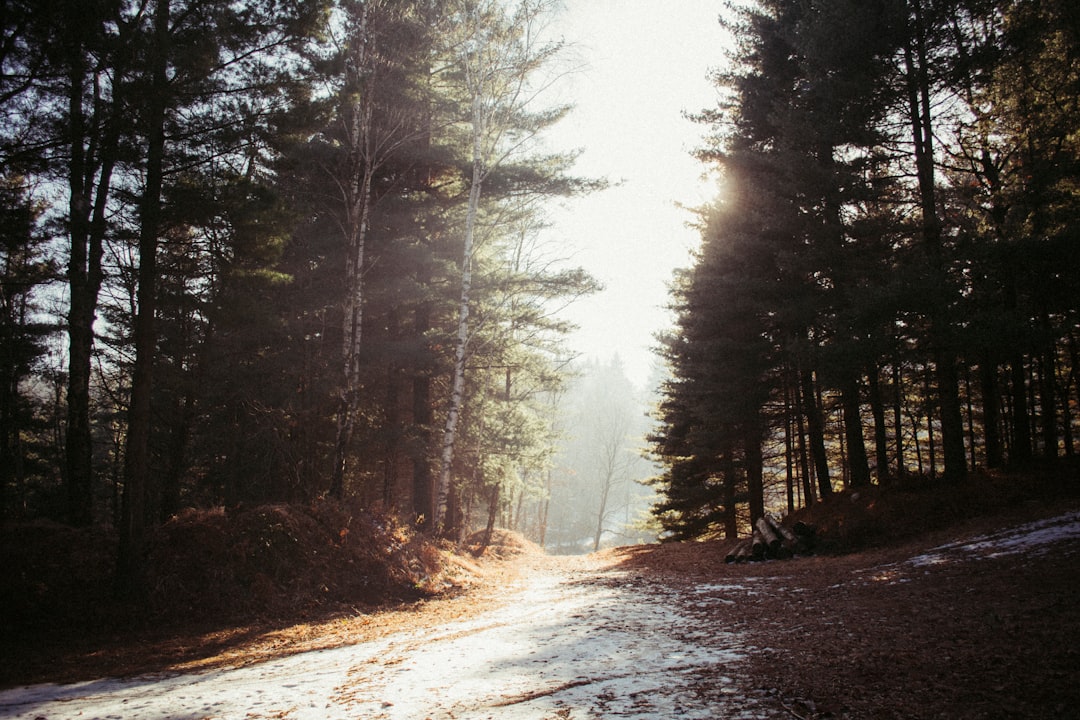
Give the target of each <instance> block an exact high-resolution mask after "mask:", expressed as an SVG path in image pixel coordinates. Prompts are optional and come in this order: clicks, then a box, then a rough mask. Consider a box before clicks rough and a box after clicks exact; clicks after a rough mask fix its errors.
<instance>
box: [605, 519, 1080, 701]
mask: <svg viewBox="0 0 1080 720" xmlns="http://www.w3.org/2000/svg"><path fill="white" fill-rule="evenodd" d="M1076 508H1077V503H1076V502H1075V501H1059V502H1055V503H1051V504H1043V503H1040V504H1038V505H1032V506H1028V507H1025V508H1024V509H1022V510H1018V511H1013V512H1008V513H998V514H995V515H993V516H988V517H981V518H976V519H972V520H968V521H966V522H964V523H962V524H960V525H958V526H954V527H951V528H949V529H947V530H939V531H936V532H930V533H926V534H923V535H921V536H920V537H919V538H917V539H914V540H911V541H909V542H906V543H904V544H901V545H898V546H893V547H888V548H879V549H870V550H864V551H861V552H854V553H849V554H845V555H841V556H817V557H803V558H795V559H792V560H780V561H769V562H764V563H757V564H747V565H729V564H725V562H724V558H725V556H726V554H727V552H728V550H729V548H730V547H731V544H730V543H724V542H706V543H684V544H677V545H676V544H672V545H662V546H659V547H654V548H627V549H619V550H616V551H613V552H611V553H609V554H608V555H609V558H610V560H611V562H612V563H613V564H614V566H615V567H618V568H620V569H622V570H624V571H627V572H628V575H629V581H630V582H633V581H635V580H638V581H640V578H642V577H644V578H648V579H649V580H650V581H652V582H664V583H668V584H674V585H679V586H684V587H686V589H687V591H688V592H687V593H686V594H687V595H692V596H693V597H694V600H695V603H696V604H698V605H701V604H702V603H703V601H705V600H706V599H708V600H710V601H711V602H710V603H706V605H707V606H709V607H711V608H713V609H712V610H710V611H708V613H707V614H708V617H703V618H702V622H707V623H712V624H715V625H716V627H717V628H718V629H721V630H728V631H737V632H742V633H746V634H747V636H748V644H749V645H750V646H751V647H753V648H754V649H753V650H752V651H751V652H750V653H749V664H750V680H749V683H751V685H752V687H753V689H755V690H757V691H760V692H763V693H765V694H766V695H771V696H773V697H775V699H776V701H777V702H778V703H780V704H781V706H782V707H784V708H786V709H787V711H788V712H789V713H790V714H791V716H792V717H796V718H804V719H809V718H875V719H878V718H880V719H885V718H895V719H900V718H905V719H909V718H950V719H955V718H988V719H989V718H1040V719H1043V718H1065V717H1080V602H1078V601H1077V597H1078V595H1077V591H1078V590H1080V541H1078V540H1075V539H1074V540H1070V541H1067V542H1063V543H1059V544H1057V545H1055V546H1053V547H1050V548H1042V549H1041V550H1040V551H1039V552H1030V553H1018V554H1013V555H1005V556H1001V557H957V558H955V559H953V560H952V561H951V562H946V563H941V564H935V565H928V566H921V565H916V564H912V563H910V562H908V561H909V560H910V559H911V558H913V557H916V556H918V555H920V554H921V553H923V552H925V551H926V550H927V549H929V548H933V547H937V546H939V545H941V544H944V543H947V542H950V541H952V540H956V539H963V538H967V537H972V536H976V535H979V534H982V533H987V532H993V531H996V530H1000V529H1002V528H1007V527H1011V526H1014V525H1016V524H1019V523H1021V522H1026V521H1028V520H1032V519H1036V518H1041V517H1049V516H1052V515H1055V514H1058V513H1062V512H1066V511H1070V510H1075V509H1076ZM703 590H704V591H705V592H703ZM717 607H719V608H722V610H720V611H717V610H716V609H715V608H717Z"/></svg>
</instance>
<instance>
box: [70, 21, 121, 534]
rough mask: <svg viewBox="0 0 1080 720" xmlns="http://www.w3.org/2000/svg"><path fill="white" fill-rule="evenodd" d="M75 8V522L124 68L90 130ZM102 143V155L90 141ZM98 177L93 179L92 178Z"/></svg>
mask: <svg viewBox="0 0 1080 720" xmlns="http://www.w3.org/2000/svg"><path fill="white" fill-rule="evenodd" d="M68 7H69V8H70V9H71V11H72V12H73V14H74V15H73V16H72V17H70V18H68V19H67V22H68V30H69V31H70V32H71V33H72V37H71V38H69V40H68V42H69V47H68V49H69V51H70V53H71V54H70V56H69V62H70V67H69V72H68V84H69V86H68V114H69V124H70V125H69V128H68V134H69V138H68V140H69V151H70V158H69V161H68V190H69V193H70V195H69V200H68V233H69V234H70V240H71V242H70V253H69V257H68V287H69V304H68V385H67V432H66V436H65V440H64V452H65V477H64V480H65V484H66V487H67V515H68V521H69V522H70V523H71V524H73V525H87V524H89V523H90V522H92V520H93V488H94V469H93V438H92V435H91V433H92V428H91V424H90V378H91V374H92V357H93V347H94V319H95V316H96V312H97V305H98V295H99V293H100V291H101V284H102V279H103V273H102V269H101V261H102V257H103V256H104V240H105V231H106V228H107V215H106V210H107V205H108V198H109V193H110V190H111V187H112V174H113V169H114V167H115V164H116V156H117V150H118V147H119V137H120V119H119V117H120V108H121V105H122V93H123V90H122V87H123V81H124V80H123V76H124V69H123V67H121V66H117V67H115V68H114V70H113V87H112V93H113V97H112V102H111V104H110V106H109V113H110V114H109V116H108V117H106V118H105V119H104V120H103V121H101V120H100V118H95V120H96V125H97V126H98V128H99V129H100V130H101V133H102V135H101V136H100V138H98V137H88V135H87V134H88V132H90V128H88V124H87V122H86V117H85V114H84V112H83V91H84V85H85V83H86V80H87V78H86V75H87V67H86V63H85V59H84V57H83V52H84V47H83V43H82V41H81V39H79V37H78V31H77V30H76V29H75V28H78V27H80V24H81V23H82V22H83V18H82V16H81V12H82V9H81V8H80V7H79V6H78V3H69V5H68ZM87 144H89V147H90V148H93V147H95V146H97V147H99V148H100V150H99V153H98V157H97V159H96V162H97V165H98V167H97V168H96V171H95V169H94V167H93V165H94V163H95V158H94V157H93V153H92V152H90V151H89V150H88V149H87ZM94 177H96V178H97V185H96V186H94V185H93V181H92V178H94Z"/></svg>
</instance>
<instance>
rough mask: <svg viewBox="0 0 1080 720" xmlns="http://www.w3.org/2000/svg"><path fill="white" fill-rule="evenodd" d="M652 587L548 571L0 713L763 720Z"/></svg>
mask: <svg viewBox="0 0 1080 720" xmlns="http://www.w3.org/2000/svg"><path fill="white" fill-rule="evenodd" d="M702 609H703V608H702V607H701V606H700V601H698V603H697V607H696V608H693V609H690V608H683V607H682V606H681V603H680V601H679V598H678V596H676V595H675V594H674V593H673V591H672V590H670V589H668V588H666V587H664V586H662V585H652V584H647V583H643V582H633V583H632V584H631V582H630V581H629V580H628V579H626V578H621V577H620V576H619V575H617V574H614V575H613V574H612V573H606V574H604V576H603V577H602V578H601V577H600V576H597V575H594V574H591V573H588V572H581V571H578V572H566V571H556V570H551V569H546V570H542V571H537V572H535V573H533V574H530V575H528V576H526V577H525V578H524V579H523V580H522V581H521V583H520V586H519V587H517V588H515V589H514V590H513V592H512V595H510V596H509V602H507V603H505V604H503V605H501V606H500V607H498V608H497V609H495V610H491V611H488V612H484V613H480V614H478V615H476V616H475V617H472V618H469V619H467V620H461V621H457V622H453V623H450V624H447V625H443V626H441V627H438V628H435V629H430V630H422V631H416V632H405V633H398V634H395V635H392V636H389V637H387V638H383V639H380V640H376V641H372V642H366V643H361V644H358V645H352V646H346V647H340V648H335V649H331V650H322V651H316V652H308V653H304V654H299V655H294V656H291V657H286V658H283V659H279V660H274V661H270V662H266V663H263V664H259V665H252V666H246V667H240V668H233V669H222V670H215V671H210V672H203V673H197V674H182V675H147V676H141V677H135V678H129V679H122V680H117V679H107V680H98V681H93V682H85V683H77V684H71V685H35V686H30V687H25V688H17V689H13V690H9V691H5V692H2V693H0V718H11V719H12V720H42V719H45V720H65V719H67V718H79V719H80V720H87V719H89V718H98V719H102V720H104V719H106V718H125V719H127V718H140V719H150V720H164V719H165V718H173V719H176V720H197V719H198V720H203V719H210V718H214V719H215V720H231V719H233V718H236V719H240V718H243V719H244V720H249V719H256V718H289V719H294V720H307V719H310V720H326V719H332V718H342V719H345V718H348V719H350V720H354V719H356V718H388V719H398V718H400V719H402V720H413V719H423V718H431V719H432V720H439V719H443V718H455V719H464V718H511V719H514V720H517V719H524V718H579V719H580V718H612V717H619V718H676V717H677V718H761V717H768V716H769V714H768V712H767V711H765V709H764V708H763V707H760V706H758V704H757V703H756V702H754V701H753V700H752V699H750V698H749V697H747V696H746V694H745V693H744V692H743V689H742V688H741V687H739V686H738V685H737V684H736V681H735V680H734V679H732V678H734V677H737V676H738V675H739V672H738V670H739V666H740V664H741V662H742V659H743V657H744V652H745V649H744V648H743V647H742V646H741V645H740V640H739V638H738V637H736V636H733V635H731V634H728V633H722V632H721V633H718V632H716V631H715V630H714V629H711V628H707V627H703V626H702V624H701V623H700V621H699V620H698V619H695V618H694V614H695V613H696V612H700V611H701V610H702Z"/></svg>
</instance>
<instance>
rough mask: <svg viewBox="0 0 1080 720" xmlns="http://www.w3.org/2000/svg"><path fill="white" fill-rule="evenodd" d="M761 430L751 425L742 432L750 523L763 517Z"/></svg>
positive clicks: (763, 493)
mask: <svg viewBox="0 0 1080 720" xmlns="http://www.w3.org/2000/svg"><path fill="white" fill-rule="evenodd" d="M761 443H762V432H761V428H760V427H758V426H757V425H756V424H754V423H751V424H750V426H749V427H747V428H746V429H745V430H744V432H743V461H744V463H745V465H746V494H747V498H748V500H749V503H750V522H751V523H754V522H757V521H758V519H760V518H761V517H763V516H764V515H765V491H764V485H763V482H762V476H763V472H764V468H763V462H764V461H763V458H762V453H761Z"/></svg>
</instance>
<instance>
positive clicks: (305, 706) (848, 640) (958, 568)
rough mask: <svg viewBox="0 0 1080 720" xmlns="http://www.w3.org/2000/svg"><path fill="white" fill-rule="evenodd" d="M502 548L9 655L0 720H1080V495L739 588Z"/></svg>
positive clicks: (741, 575)
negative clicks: (303, 598)
mask: <svg viewBox="0 0 1080 720" xmlns="http://www.w3.org/2000/svg"><path fill="white" fill-rule="evenodd" d="M834 502H838V503H842V502H852V503H855V499H847V498H844V497H841V498H839V499H838V500H837V501H834ZM909 504H910V503H909ZM868 505H869V503H866V502H862V503H861V506H862V510H863V511H865V510H866V509H867V506H868ZM835 512H837V511H836V510H835V509H834V513H835ZM840 514H841V515H844V516H845V517H848V515H846V514H845V513H843V512H841V513H840ZM500 542H501V543H502V544H497V545H496V546H495V547H493V548H491V549H489V552H488V553H487V554H486V555H485V556H484V557H481V558H479V559H477V560H476V561H475V562H474V561H472V560H470V559H466V558H461V559H459V560H458V561H457V562H458V563H460V566H461V567H460V571H461V573H460V577H461V578H468V580H462V581H461V583H460V584H459V587H458V589H457V590H455V591H451V592H447V593H444V594H443V595H442V596H440V597H435V598H429V599H424V600H417V601H412V602H404V603H400V604H398V605H395V606H391V607H387V608H384V609H382V610H379V611H360V610H356V611H354V612H344V613H343V612H337V613H335V614H333V615H332V616H327V617H322V618H310V619H308V620H305V621H303V622H296V623H282V622H276V623H255V624H252V625H249V626H246V627H235V628H230V629H224V630H223V629H217V630H213V631H207V632H200V631H197V630H194V629H189V630H188V631H186V632H180V631H178V630H176V629H175V628H173V629H170V630H169V631H168V632H161V633H158V634H155V633H152V632H148V631H144V632H143V633H142V634H141V635H140V636H139V637H137V638H132V637H127V636H116V637H114V638H112V639H111V640H109V641H104V642H103V641H100V640H99V641H97V642H95V643H93V644H92V645H88V644H85V643H79V642H74V641H72V642H68V643H66V644H65V643H59V641H57V644H52V643H47V642H46V643H41V644H39V645H38V646H28V645H22V646H20V647H19V648H16V649H17V650H18V652H19V654H18V656H14V655H12V654H11V652H10V650H11V648H8V650H7V651H5V653H4V654H5V656H6V659H4V660H0V664H2V665H7V666H8V667H7V668H6V670H5V671H4V672H3V674H2V675H0V677H3V678H4V682H3V685H4V686H7V687H9V689H8V690H5V691H2V692H0V718H11V719H13V720H14V719H19V720H22V719H23V718H26V719H27V720H40V719H42V718H44V719H46V720H63V719H64V718H76V717H78V718H92V717H99V718H106V717H118V718H127V717H150V718H184V719H190V720H194V719H196V718H200V719H203V718H205V719H209V718H230V719H231V718H245V719H246V718H252V719H254V718H295V719H297V720H302V719H303V718H312V719H314V718H358V717H364V718H403V719H404V718H410V719H411V718H511V719H517V718H607V717H634V718H670V717H681V718H803V719H804V720H808V719H809V718H817V719H822V718H1040V719H1042V718H1050V717H1080V602H1078V600H1077V597H1078V595H1077V591H1078V590H1080V502H1078V501H1077V500H1076V498H1075V497H1073V496H1072V493H1069V494H1068V496H1065V497H1052V498H1043V499H1040V500H1030V501H1028V502H1025V503H1020V504H1010V505H1009V506H1008V507H1006V508H998V509H997V510H996V511H994V512H986V513H980V514H977V515H976V516H974V517H968V518H965V519H962V520H956V521H954V522H950V523H948V524H947V525H946V526H943V527H936V528H932V529H925V528H922V529H920V531H919V532H915V533H913V534H912V535H911V536H910V537H907V538H905V539H904V540H903V541H902V542H899V543H892V544H886V545H882V546H877V547H866V548H863V549H861V550H857V551H851V552H845V553H843V554H838V555H833V554H830V555H819V556H812V557H800V558H795V559H792V560H783V561H769V562H762V563H754V564H745V565H729V564H726V563H725V562H724V557H725V555H726V553H727V550H728V549H729V548H730V544H728V543H724V542H719V541H715V542H704V543H683V544H667V545H660V546H637V547H629V548H618V549H614V550H608V551H605V552H602V553H600V554H597V555H592V556H588V557H584V558H580V557H579V558H566V557H549V556H545V555H543V554H542V553H540V552H539V551H537V550H536V549H535V548H530V547H529V546H528V545H527V544H525V543H520V542H516V541H514V539H513V538H512V537H511V536H509V535H504V536H501V538H500ZM515 542H516V544H515ZM511 545H513V547H510V546H511ZM69 640H70V639H69ZM102 678H119V679H112V680H102ZM29 683H33V684H29ZM42 683H45V684H42ZM13 685H17V686H15V687H13Z"/></svg>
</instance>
